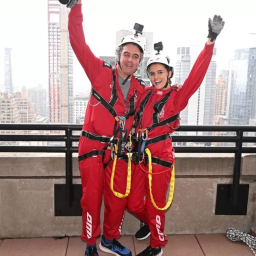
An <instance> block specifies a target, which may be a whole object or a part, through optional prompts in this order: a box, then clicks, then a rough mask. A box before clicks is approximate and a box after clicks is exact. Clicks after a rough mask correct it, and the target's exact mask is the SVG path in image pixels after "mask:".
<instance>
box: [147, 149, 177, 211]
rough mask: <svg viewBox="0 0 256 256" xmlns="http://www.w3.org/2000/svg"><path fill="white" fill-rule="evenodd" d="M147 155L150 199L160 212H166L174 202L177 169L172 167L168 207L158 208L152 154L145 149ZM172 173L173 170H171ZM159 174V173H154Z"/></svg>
mask: <svg viewBox="0 0 256 256" xmlns="http://www.w3.org/2000/svg"><path fill="white" fill-rule="evenodd" d="M145 152H146V154H147V155H148V182H149V193H150V199H151V202H152V204H153V206H154V207H155V208H156V209H157V210H160V211H165V210H167V209H168V208H169V207H170V205H171V203H172V200H173V194H174V184H175V169H174V164H173V165H172V173H171V179H170V191H169V197H168V201H167V203H166V205H165V206H164V207H162V208H160V207H159V206H157V204H156V202H155V200H154V197H153V194H152V174H153V173H152V157H151V152H150V150H149V149H148V148H146V149H145ZM170 171H171V169H170ZM154 174H157V173H154Z"/></svg>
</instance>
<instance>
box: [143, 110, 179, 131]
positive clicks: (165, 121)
mask: <svg viewBox="0 0 256 256" xmlns="http://www.w3.org/2000/svg"><path fill="white" fill-rule="evenodd" d="M179 117H180V113H178V114H176V115H174V116H171V117H169V118H166V119H164V120H162V121H161V122H159V123H153V124H151V125H150V126H149V127H148V128H147V130H148V131H150V130H152V129H154V128H156V127H159V126H164V125H166V124H169V123H172V122H174V121H176V120H178V119H179Z"/></svg>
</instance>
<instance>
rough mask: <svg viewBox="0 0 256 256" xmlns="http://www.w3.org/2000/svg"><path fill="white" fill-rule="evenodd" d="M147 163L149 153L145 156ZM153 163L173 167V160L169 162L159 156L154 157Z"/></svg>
mask: <svg viewBox="0 0 256 256" xmlns="http://www.w3.org/2000/svg"><path fill="white" fill-rule="evenodd" d="M145 163H146V164H147V163H148V157H147V155H146V156H145ZM152 163H153V164H158V165H161V166H164V167H167V168H171V167H172V162H168V161H165V160H162V159H160V158H157V157H152Z"/></svg>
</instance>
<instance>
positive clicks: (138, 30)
mask: <svg viewBox="0 0 256 256" xmlns="http://www.w3.org/2000/svg"><path fill="white" fill-rule="evenodd" d="M143 28H144V26H143V25H141V24H139V23H135V25H134V27H133V29H134V30H135V31H136V33H135V36H138V34H141V35H142V30H143Z"/></svg>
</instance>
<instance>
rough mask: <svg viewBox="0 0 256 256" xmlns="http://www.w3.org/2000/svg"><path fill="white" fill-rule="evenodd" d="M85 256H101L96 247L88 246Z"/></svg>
mask: <svg viewBox="0 0 256 256" xmlns="http://www.w3.org/2000/svg"><path fill="white" fill-rule="evenodd" d="M84 255H85V256H99V254H98V252H97V248H96V246H87V247H86V250H85V254H84Z"/></svg>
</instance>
